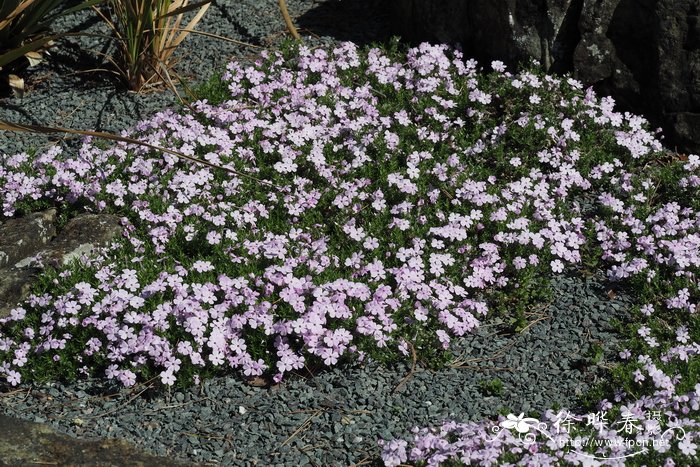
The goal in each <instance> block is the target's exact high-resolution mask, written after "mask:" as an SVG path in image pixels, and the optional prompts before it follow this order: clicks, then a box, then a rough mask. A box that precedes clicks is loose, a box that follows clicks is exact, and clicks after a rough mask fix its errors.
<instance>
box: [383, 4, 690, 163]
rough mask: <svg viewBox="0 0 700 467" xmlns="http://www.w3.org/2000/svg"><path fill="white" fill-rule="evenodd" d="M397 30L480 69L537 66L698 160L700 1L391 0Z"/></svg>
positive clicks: (405, 36) (410, 38)
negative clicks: (565, 76) (604, 98)
mask: <svg viewBox="0 0 700 467" xmlns="http://www.w3.org/2000/svg"><path fill="white" fill-rule="evenodd" d="M392 4H393V5H394V7H393V8H394V11H393V15H394V18H395V24H396V28H397V32H398V33H400V34H401V35H402V36H404V38H406V39H409V40H411V41H413V42H419V41H424V40H427V41H432V42H445V43H450V44H461V46H462V48H463V50H464V52H465V54H466V55H467V56H470V57H474V58H476V59H478V60H479V61H480V62H482V63H488V62H490V61H491V60H503V61H504V62H506V63H507V64H509V65H511V66H515V65H517V64H519V63H523V62H527V61H530V60H532V59H535V60H537V61H539V62H540V64H541V65H542V67H543V68H544V69H545V70H546V71H548V72H553V73H565V72H571V73H573V74H574V76H575V77H576V78H578V79H580V80H581V81H583V82H584V84H586V85H592V86H594V87H595V88H596V90H597V91H598V92H599V93H601V94H604V95H611V96H613V97H614V98H615V100H616V101H617V102H618V104H619V108H620V109H621V110H630V111H633V112H636V113H640V114H643V115H645V116H646V117H647V118H648V119H649V120H650V121H651V122H652V124H654V125H655V126H661V127H663V128H664V130H665V131H664V133H665V135H666V139H667V144H668V145H669V146H671V147H674V146H677V147H678V149H679V150H685V151H689V152H696V153H698V152H700V17H699V14H700V0H527V1H525V0H498V1H494V0H394V1H393V2H392Z"/></svg>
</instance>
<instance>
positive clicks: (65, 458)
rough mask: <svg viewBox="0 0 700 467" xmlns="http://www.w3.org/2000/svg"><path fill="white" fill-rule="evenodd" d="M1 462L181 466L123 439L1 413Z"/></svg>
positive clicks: (3, 463)
mask: <svg viewBox="0 0 700 467" xmlns="http://www.w3.org/2000/svg"><path fill="white" fill-rule="evenodd" d="M0 433H2V435H1V436H0V458H1V459H2V461H0V465H30V464H51V465H75V466H89V465H101V466H105V467H107V466H120V465H133V466H184V465H194V464H191V463H189V464H188V463H185V462H181V461H179V460H177V459H172V458H170V459H163V458H158V457H155V456H152V455H150V454H146V453H144V452H142V451H139V450H137V449H135V448H134V447H133V446H132V445H130V444H129V443H127V442H125V441H123V440H116V439H102V440H90V441H88V440H77V439H75V438H71V437H70V436H66V435H64V434H61V433H58V432H56V431H54V430H53V429H51V428H49V427H48V426H46V425H42V424H38V423H32V422H27V421H23V420H19V419H16V418H11V417H8V416H5V415H0Z"/></svg>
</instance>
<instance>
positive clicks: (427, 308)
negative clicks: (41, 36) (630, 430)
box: [0, 43, 700, 465]
mask: <svg viewBox="0 0 700 467" xmlns="http://www.w3.org/2000/svg"><path fill="white" fill-rule="evenodd" d="M220 85H221V86H224V88H225V90H226V92H225V95H224V96H222V94H223V93H222V92H221V88H219V89H218V90H217V92H216V95H217V96H219V97H220V99H217V101H216V102H208V101H205V100H203V101H199V102H196V103H194V104H193V105H192V106H191V109H188V111H186V112H183V113H176V112H173V111H165V112H162V113H160V114H157V115H155V116H154V117H153V118H151V119H149V120H147V121H144V122H142V123H141V124H139V125H138V126H137V127H136V128H134V129H133V130H131V131H130V132H129V134H128V135H129V136H131V137H135V138H138V139H140V140H142V141H145V142H147V143H149V144H154V145H158V146H162V147H166V148H168V149H170V150H175V151H178V152H181V153H183V154H186V155H188V156H196V157H199V158H201V159H202V160H206V161H208V162H210V163H214V164H217V165H221V166H224V167H226V168H228V169H229V171H222V170H214V169H212V168H209V167H203V166H200V165H197V164H192V163H185V162H183V161H182V160H180V159H178V158H176V157H174V156H172V155H170V154H164V153H157V152H155V151H153V150H152V149H149V148H144V147H142V146H138V145H130V144H127V143H123V144H117V145H115V146H111V147H103V146H101V145H98V144H96V143H95V142H94V141H90V140H88V141H86V143H85V144H84V145H83V147H82V148H81V150H80V151H79V152H78V153H77V154H65V153H62V152H61V150H60V149H59V148H53V149H51V150H49V151H47V152H46V153H40V154H31V155H30V154H18V155H14V156H11V157H7V158H5V159H3V161H2V163H1V164H2V165H0V180H2V183H1V184H0V192H1V195H0V201H1V202H2V216H4V217H12V216H17V215H21V214H23V213H26V212H29V211H33V210H36V209H39V208H40V207H44V206H47V205H56V206H57V208H58V209H59V210H61V212H62V215H63V216H64V218H67V217H69V216H71V215H73V214H74V213H75V212H78V211H82V210H88V211H95V212H111V213H117V214H119V215H121V216H122V217H123V225H124V229H125V230H124V238H123V240H122V241H121V242H119V243H117V244H114V245H113V246H112V247H109V248H107V249H105V250H103V251H101V252H100V254H99V255H97V256H93V257H84V258H82V259H81V260H80V261H77V262H75V263H74V264H72V265H71V266H70V267H68V268H65V269H63V270H60V271H54V272H53V273H51V274H48V275H46V276H45V277H44V278H43V282H42V284H40V286H39V287H37V289H36V290H35V293H34V294H33V295H32V296H31V297H30V298H29V299H28V300H27V301H26V302H25V303H23V304H21V305H20V306H18V307H17V308H15V309H14V310H13V311H12V313H11V316H9V317H8V318H6V319H4V320H2V335H1V336H0V372H1V373H2V374H4V376H5V378H6V379H7V381H8V383H10V384H12V385H16V384H19V383H20V382H21V381H31V380H38V379H53V378H78V377H81V376H87V375H97V376H102V375H104V376H106V377H107V378H110V379H116V380H118V381H120V382H121V383H122V384H124V385H125V386H131V385H133V384H135V383H136V381H137V380H139V379H149V378H153V377H155V378H158V379H159V380H160V381H161V382H162V384H163V385H167V386H170V385H174V384H183V385H186V384H192V383H195V384H197V383H199V382H200V381H201V379H202V378H205V377H209V376H212V375H215V374H217V373H221V372H224V371H231V370H236V371H241V372H242V373H243V374H245V375H248V376H252V375H262V374H269V375H271V376H272V377H273V379H274V380H275V381H280V380H282V379H283V378H284V376H285V374H287V373H290V372H294V371H300V370H302V369H304V368H314V367H318V366H323V365H327V366H330V365H336V364H339V363H342V362H345V361H361V360H363V359H365V358H368V357H370V358H373V359H376V360H382V361H384V360H391V359H396V358H405V357H406V356H410V355H412V354H413V352H415V353H416V354H417V355H418V356H419V357H420V358H421V359H425V360H427V361H428V362H430V363H433V364H439V363H440V362H441V361H442V359H443V358H445V357H446V356H447V355H448V353H447V352H448V350H449V347H450V342H451V339H454V338H455V337H458V336H462V335H465V334H466V333H468V332H469V331H471V330H473V329H474V328H475V327H476V326H478V324H479V320H480V319H482V318H483V317H485V316H487V315H488V314H496V313H498V314H503V315H505V316H507V317H508V318H509V319H511V321H512V323H513V325H514V326H515V327H516V328H517V327H518V326H522V325H524V321H523V320H524V313H525V311H526V310H527V309H528V307H529V306H530V305H533V304H536V303H537V302H539V301H541V300H542V299H543V298H545V297H546V294H547V283H548V278H549V277H551V276H552V274H560V273H562V272H563V271H564V270H565V268H569V269H570V270H573V271H575V270H576V269H578V268H582V267H587V268H597V267H604V268H606V269H607V270H608V275H609V276H610V277H611V278H613V279H617V280H624V281H627V283H629V284H630V287H635V288H636V290H637V292H636V293H637V294H638V295H639V296H640V297H641V299H642V301H641V302H640V303H639V308H638V310H636V312H637V313H638V316H639V321H640V323H638V324H634V325H630V326H632V327H631V328H630V329H629V331H630V333H633V334H636V335H637V336H638V337H639V339H636V340H633V341H631V342H632V345H630V347H629V348H628V349H625V350H623V351H622V352H621V361H622V362H623V363H622V364H621V365H620V366H619V367H618V368H617V369H616V370H615V373H614V378H615V379H614V380H613V381H614V384H615V385H617V386H618V387H619V388H620V390H619V391H618V392H617V393H616V394H614V395H613V394H612V393H611V394H610V395H608V393H607V392H606V391H607V389H606V388H601V391H600V393H599V394H596V395H599V396H600V397H599V399H598V402H599V410H612V413H614V414H615V415H619V416H620V417H624V416H627V415H629V414H630V413H631V414H633V415H634V416H635V417H639V418H640V419H641V417H643V412H644V411H648V410H660V411H664V413H666V412H667V411H668V412H669V413H674V414H682V415H683V416H684V417H686V418H687V419H683V420H681V419H680V418H679V421H678V422H677V423H678V424H679V426H683V427H685V428H686V429H687V433H686V434H687V437H686V438H684V441H683V443H685V444H679V445H678V446H676V445H674V446H673V447H669V449H672V454H673V455H674V456H675V458H676V459H686V460H687V458H686V457H684V456H694V455H695V445H694V444H693V440H694V439H696V438H695V436H696V435H695V434H694V433H695V432H696V431H697V430H691V428H693V427H694V426H695V424H696V423H697V422H696V421H695V420H697V410H698V408H699V407H698V398H699V397H700V385H699V386H695V384H696V383H697V380H698V378H697V374H698V364H697V358H696V354H697V351H698V343H697V342H698V341H699V340H700V333H699V332H698V321H697V315H696V314H695V300H696V297H697V282H696V276H695V273H694V271H695V268H697V266H698V264H699V263H700V252H699V251H698V248H699V245H700V241H698V238H700V237H699V236H698V227H699V226H700V217H699V216H698V215H697V212H698V209H699V208H700V206H698V203H700V201H698V197H697V196H696V190H697V186H698V185H699V184H700V178H699V177H698V175H697V172H698V169H699V168H700V159H698V158H697V157H695V156H691V157H689V158H688V160H687V161H685V162H684V163H683V162H681V163H679V162H676V163H671V164H669V165H663V164H659V163H658V160H659V156H660V154H661V149H662V148H661V144H660V143H659V141H658V140H657V139H656V137H655V135H654V134H653V133H651V132H649V131H648V127H647V125H646V122H645V121H644V120H643V119H641V118H640V117H636V116H633V115H629V114H620V113H617V112H615V111H614V110H613V102H612V100H610V99H606V98H604V99H598V98H597V97H596V96H595V95H594V94H593V93H592V92H591V91H583V90H582V89H581V85H580V83H578V82H577V81H575V80H573V79H566V78H564V79H560V78H554V77H550V76H544V75H541V74H538V73H536V72H534V71H524V72H521V73H518V74H512V73H510V72H508V71H507V70H506V68H505V67H504V66H503V65H502V64H501V63H499V62H494V63H492V64H491V71H489V72H484V71H483V70H481V69H480V68H479V67H478V65H477V63H476V62H474V61H472V60H465V59H464V57H462V55H461V54H460V53H459V52H458V51H455V50H450V49H448V48H447V47H444V46H431V45H427V44H423V45H421V46H420V47H418V48H415V49H411V50H409V51H408V52H406V53H403V52H401V51H399V50H398V47H394V48H393V49H389V50H384V49H379V48H371V49H368V50H358V49H357V48H356V47H355V46H354V45H353V44H351V43H346V44H344V45H342V46H340V47H338V48H336V49H333V50H325V49H314V50H312V49H309V48H307V47H304V46H296V47H289V48H286V49H284V50H282V51H280V52H274V53H264V54H263V55H262V56H261V58H260V60H259V61H258V62H256V63H255V64H254V65H251V66H242V65H240V64H236V63H232V64H230V65H229V67H228V69H227V71H226V74H225V75H224V76H223V81H222V82H221V83H220ZM681 203H685V204H681ZM640 383H641V384H640ZM608 389H609V388H608ZM606 397H607V399H604V398H606ZM601 399H602V401H601ZM609 400H612V401H614V402H609ZM623 404H626V405H623ZM545 417H549V418H550V419H551V418H552V417H553V414H552V413H548V414H545ZM504 423H505V422H504ZM527 423H532V422H525V421H523V419H522V417H521V419H518V420H510V421H509V422H507V423H505V424H504V425H502V426H503V427H510V428H512V427H520V428H523V426H524V425H523V424H525V425H527ZM487 428H488V424H482V425H469V426H463V425H458V424H450V425H447V426H446V428H444V429H443V430H442V432H438V433H437V434H434V433H432V432H430V431H429V430H424V431H422V432H418V433H417V438H416V440H415V443H416V446H415V448H414V449H413V450H410V451H407V450H406V447H407V443H406V442H405V441H400V440H394V441H391V442H387V443H386V444H385V445H384V454H383V458H384V460H385V462H386V463H387V464H389V465H396V464H397V463H399V462H405V461H407V460H411V461H414V462H423V461H427V462H428V463H435V462H442V461H446V460H448V459H453V460H455V461H458V460H461V461H463V462H465V463H470V462H477V461H483V462H485V463H489V462H491V463H494V462H497V461H498V462H515V461H517V460H518V459H521V460H523V462H530V463H531V464H532V465H542V464H543V463H547V462H550V463H556V462H559V461H562V460H565V461H567V462H578V460H580V458H582V457H581V456H580V454H576V453H573V454H572V453H571V451H572V448H571V446H565V447H563V448H561V449H559V448H558V446H556V445H551V446H546V445H544V444H542V445H540V444H537V443H535V444H530V445H529V447H528V448H522V447H518V446H515V442H516V441H517V438H515V437H513V436H510V437H509V436H508V435H507V436H505V437H502V439H499V440H497V441H488V440H486V439H485V438H484V433H486V430H487ZM525 431H528V430H525ZM542 431H544V429H542ZM518 432H520V430H518ZM601 433H602V435H604V434H605V433H603V430H599V434H601ZM602 435H601V436H602ZM533 446H535V447H533ZM590 449H591V450H595V449H596V447H595V446H593V447H591V448H590ZM601 449H602V448H601ZM660 452H661V451H656V452H654V453H651V454H648V455H649V456H653V455H661V454H663V453H661V454H659V453H660ZM583 458H585V456H584V457H583ZM664 459H665V458H664ZM616 462H619V461H616ZM662 462H663V461H662ZM683 462H684V461H683Z"/></svg>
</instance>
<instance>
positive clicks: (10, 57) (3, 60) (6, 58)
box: [0, 36, 59, 68]
mask: <svg viewBox="0 0 700 467" xmlns="http://www.w3.org/2000/svg"><path fill="white" fill-rule="evenodd" d="M58 38H59V36H45V37H42V38H40V39H36V40H33V41H32V42H30V43H28V44H25V45H23V46H21V47H18V48H16V49H13V50H10V51H9V52H5V53H4V54H2V55H0V68H2V67H3V66H5V65H7V64H8V63H12V62H14V61H15V60H17V59H18V58H20V57H21V56H23V55H24V54H26V53H28V52H33V51H35V50H38V49H40V48H42V47H43V46H44V45H46V44H48V43H49V42H51V41H52V40H55V39H58Z"/></svg>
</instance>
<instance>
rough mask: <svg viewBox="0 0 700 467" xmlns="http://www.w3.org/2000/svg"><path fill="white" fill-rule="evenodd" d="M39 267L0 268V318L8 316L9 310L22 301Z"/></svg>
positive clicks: (37, 273)
mask: <svg viewBox="0 0 700 467" xmlns="http://www.w3.org/2000/svg"><path fill="white" fill-rule="evenodd" d="M40 272H41V269H39V268H14V267H12V268H5V269H0V318H3V317H5V316H8V315H9V314H10V311H11V310H12V309H13V308H14V307H15V306H17V304H18V303H19V302H21V301H22V299H24V298H25V297H26V296H27V295H29V292H30V290H31V286H32V284H33V283H34V280H35V279H36V278H37V276H38V275H39V273H40Z"/></svg>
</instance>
